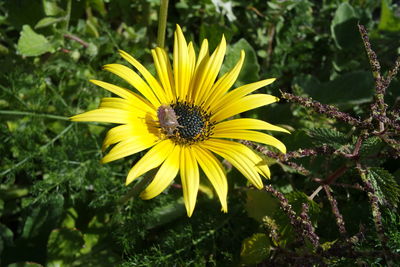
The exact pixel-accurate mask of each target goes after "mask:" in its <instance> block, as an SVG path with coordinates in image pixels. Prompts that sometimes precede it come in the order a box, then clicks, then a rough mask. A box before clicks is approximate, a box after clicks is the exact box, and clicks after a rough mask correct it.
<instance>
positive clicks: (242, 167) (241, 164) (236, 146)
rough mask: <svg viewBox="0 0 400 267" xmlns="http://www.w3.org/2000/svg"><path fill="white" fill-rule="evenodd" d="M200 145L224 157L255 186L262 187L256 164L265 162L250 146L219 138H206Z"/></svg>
mask: <svg viewBox="0 0 400 267" xmlns="http://www.w3.org/2000/svg"><path fill="white" fill-rule="evenodd" d="M202 147H204V148H206V149H209V150H211V151H212V152H214V153H216V154H218V155H220V156H221V157H223V158H225V159H226V160H227V161H229V162H230V163H231V164H232V165H233V166H234V167H235V168H236V169H238V170H239V171H240V172H241V173H242V174H243V175H244V176H245V177H246V178H247V179H248V180H249V181H250V182H251V183H252V184H253V185H254V186H256V187H257V188H262V187H263V183H262V181H261V178H260V175H259V173H258V172H259V171H260V170H261V169H259V168H258V167H257V166H258V165H265V164H263V161H262V159H261V158H260V157H259V156H258V155H257V154H256V153H254V152H253V151H252V150H251V149H250V148H248V147H246V146H245V145H242V144H240V143H236V142H232V141H228V140H221V139H208V140H206V141H204V142H203V143H202Z"/></svg>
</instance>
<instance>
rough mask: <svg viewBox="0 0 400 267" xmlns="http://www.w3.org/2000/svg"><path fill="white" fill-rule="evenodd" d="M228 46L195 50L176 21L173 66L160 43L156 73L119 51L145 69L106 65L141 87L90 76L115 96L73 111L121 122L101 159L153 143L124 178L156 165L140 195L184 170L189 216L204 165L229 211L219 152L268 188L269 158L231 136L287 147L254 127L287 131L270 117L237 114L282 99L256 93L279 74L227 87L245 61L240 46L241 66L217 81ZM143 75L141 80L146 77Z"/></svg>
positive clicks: (75, 118) (153, 192)
mask: <svg viewBox="0 0 400 267" xmlns="http://www.w3.org/2000/svg"><path fill="white" fill-rule="evenodd" d="M225 51H226V42H225V38H224V37H222V39H221V43H220V44H219V46H218V47H217V48H216V49H215V51H214V52H213V53H212V54H211V56H210V55H209V51H208V42H207V40H204V41H203V43H202V45H201V48H200V51H199V53H198V55H197V56H196V53H195V51H194V48H193V44H192V43H191V42H190V43H189V44H187V43H186V40H185V37H184V36H183V33H182V30H181V28H180V27H179V26H178V25H177V29H176V31H175V35H174V53H173V65H172V66H171V63H170V60H169V58H168V55H167V53H166V52H165V51H164V49H162V48H159V47H157V48H155V49H153V50H152V55H153V59H154V64H155V68H156V70H157V74H158V79H156V78H155V77H154V76H153V75H151V74H150V72H149V71H148V70H147V69H146V68H145V67H144V66H143V65H142V64H140V63H139V62H138V61H137V60H136V59H135V58H133V57H132V56H130V55H129V54H127V53H126V52H124V51H119V53H120V55H121V56H122V57H123V58H124V59H125V60H126V61H128V62H129V63H130V64H131V65H132V66H133V67H134V68H135V69H136V70H137V71H138V72H139V73H140V74H141V76H139V75H138V74H137V73H136V72H135V71H133V70H132V69H130V68H128V67H126V66H124V65H121V64H109V65H105V66H104V69H105V70H107V71H110V72H112V73H114V74H115V75H117V76H119V77H120V78H122V79H124V80H125V81H127V82H128V83H129V84H130V85H131V86H132V87H134V88H135V89H136V90H137V91H138V92H139V93H136V92H133V91H131V90H129V89H126V88H122V87H120V86H117V85H113V84H110V83H106V82H103V81H98V80H92V81H91V82H92V83H94V84H96V85H98V86H100V87H102V88H104V89H106V90H108V91H110V92H112V93H114V94H116V95H118V96H119V97H105V98H103V99H102V101H101V103H100V106H99V108H98V109H95V110H92V111H88V112H85V113H83V114H80V115H76V116H73V117H72V118H71V119H72V120H73V121H97V122H109V123H116V124H120V125H118V126H116V127H114V128H112V129H111V130H109V131H108V133H107V135H106V137H105V140H104V143H103V150H106V149H107V148H108V147H109V146H110V145H114V146H113V148H112V149H111V150H110V151H109V152H108V154H107V155H105V156H104V157H103V159H102V162H103V163H106V162H110V161H113V160H117V159H120V158H123V157H126V156H129V155H132V154H135V153H138V152H140V151H143V150H146V149H150V150H149V151H148V152H147V153H146V154H145V155H144V156H143V157H142V158H141V159H140V160H139V161H138V162H137V163H136V164H135V165H134V166H133V167H132V169H131V170H130V171H129V173H128V176H127V178H126V184H127V185H128V184H130V183H131V182H132V181H134V180H135V179H136V178H138V177H139V176H141V175H143V174H144V173H146V172H148V171H149V170H151V169H154V168H157V167H159V169H158V171H157V173H156V174H155V176H154V178H153V180H152V182H151V183H150V184H149V185H148V186H147V188H146V189H145V190H144V191H143V192H142V193H141V195H140V196H141V197H142V198H143V199H151V198H153V197H155V196H157V195H158V194H160V193H161V192H162V191H164V189H165V188H166V187H167V186H168V185H169V184H171V182H172V181H173V179H174V178H175V177H176V176H177V174H178V172H179V174H180V179H181V183H182V188H183V197H184V203H185V206H186V210H187V215H188V216H191V215H192V213H193V210H194V207H195V204H196V198H197V192H198V189H199V180H200V173H199V166H200V168H201V169H202V170H203V172H204V174H205V175H206V176H207V178H208V179H209V181H210V182H211V184H212V185H213V187H214V189H215V191H216V193H217V195H218V198H219V200H220V202H221V205H222V211H224V212H227V210H228V207H227V192H228V185H227V179H226V174H225V171H224V168H223V166H222V164H221V162H220V160H219V159H217V157H216V155H218V156H220V157H222V158H225V159H226V160H227V161H229V162H230V163H231V164H232V165H233V166H234V167H236V168H237V169H238V170H239V171H240V172H241V173H242V174H243V175H244V176H245V177H246V178H247V179H248V180H249V181H250V182H251V183H252V184H253V185H254V186H256V187H257V188H261V187H262V186H263V182H262V179H261V178H260V175H261V176H264V177H267V178H269V177H270V171H269V168H268V166H267V165H266V163H265V161H264V160H263V159H262V158H261V157H260V156H259V155H257V154H256V153H255V152H254V151H252V150H251V149H250V148H248V147H246V146H245V145H243V144H241V143H238V142H234V141H232V140H231V139H243V140H250V141H254V142H258V143H261V144H266V145H270V146H274V147H276V148H277V149H279V150H280V151H282V152H283V153H285V152H286V148H285V145H284V144H283V143H282V142H280V141H279V140H277V139H276V138H274V137H272V136H270V135H268V134H265V133H262V132H259V131H254V130H270V131H281V132H288V131H287V130H285V129H283V128H281V127H278V126H275V125H272V124H269V123H267V122H264V121H261V120H257V119H250V118H235V119H231V120H226V119H228V118H231V117H232V116H235V115H237V114H239V113H241V112H244V111H247V110H251V109H254V108H257V107H260V106H264V105H268V104H271V103H273V102H276V101H278V98H277V97H275V96H272V95H267V94H252V93H253V92H254V91H255V90H257V89H259V88H261V87H263V86H266V85H268V84H270V83H272V82H274V80H275V79H266V80H262V81H259V82H255V83H251V84H247V85H244V86H241V87H239V88H236V89H234V90H232V91H228V90H229V89H230V87H231V86H232V85H233V84H234V83H235V81H236V79H237V77H238V75H239V72H240V69H241V67H242V65H243V61H244V57H245V53H244V51H241V54H240V59H239V61H238V62H237V64H236V65H235V66H234V67H233V68H232V69H231V70H230V71H229V72H227V73H226V74H224V75H222V76H221V77H220V78H218V79H217V76H218V73H219V70H220V68H221V65H222V62H223V59H224V55H225ZM142 77H143V78H142Z"/></svg>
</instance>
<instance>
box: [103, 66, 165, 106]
mask: <svg viewBox="0 0 400 267" xmlns="http://www.w3.org/2000/svg"><path fill="white" fill-rule="evenodd" d="M103 68H104V69H105V70H107V71H109V72H111V73H114V74H115V75H117V76H119V77H121V78H122V79H124V80H125V81H127V82H128V83H129V84H130V85H132V86H133V87H135V88H136V89H137V90H138V91H139V92H140V93H141V94H142V95H143V96H144V97H145V98H147V99H148V100H149V101H150V102H151V104H153V105H154V106H155V107H159V106H160V105H161V104H160V100H159V99H158V98H157V97H156V95H155V94H154V92H153V90H152V89H151V88H150V87H149V86H148V85H147V83H146V82H145V81H144V80H143V79H142V78H141V77H140V76H139V75H138V74H137V73H136V72H134V71H133V70H131V69H130V68H128V67H127V66H124V65H121V64H108V65H105V66H104V67H103Z"/></svg>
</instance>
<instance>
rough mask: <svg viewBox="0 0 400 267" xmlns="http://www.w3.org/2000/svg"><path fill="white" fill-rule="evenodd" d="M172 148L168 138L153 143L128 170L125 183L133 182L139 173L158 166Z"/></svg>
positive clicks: (172, 145)
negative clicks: (155, 143)
mask: <svg viewBox="0 0 400 267" xmlns="http://www.w3.org/2000/svg"><path fill="white" fill-rule="evenodd" d="M173 148H174V144H173V143H172V142H171V141H170V140H164V141H162V142H160V143H158V144H157V145H155V146H154V147H153V148H152V149H150V150H149V151H148V152H147V153H146V155H144V156H143V157H142V158H141V159H140V160H139V161H138V162H137V163H136V164H135V166H133V168H132V169H131V170H130V171H129V173H128V176H127V177H126V185H128V184H130V183H131V182H133V180H135V179H136V178H137V177H139V176H140V175H142V174H144V173H146V172H148V171H149V170H151V169H154V168H156V167H158V166H160V164H161V163H163V162H164V160H165V159H166V158H167V156H168V154H169V153H170V152H171V151H172V149H173Z"/></svg>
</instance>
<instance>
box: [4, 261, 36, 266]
mask: <svg viewBox="0 0 400 267" xmlns="http://www.w3.org/2000/svg"><path fill="white" fill-rule="evenodd" d="M7 267H43V265H41V264H39V263H36V262H15V263H12V264H9V265H7Z"/></svg>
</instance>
